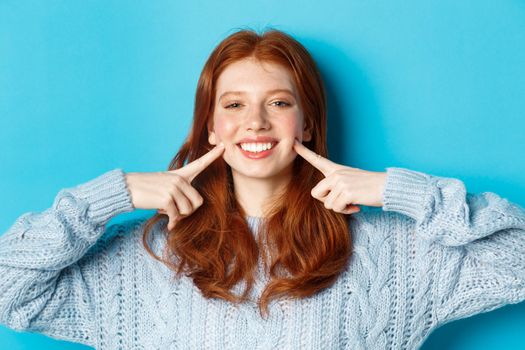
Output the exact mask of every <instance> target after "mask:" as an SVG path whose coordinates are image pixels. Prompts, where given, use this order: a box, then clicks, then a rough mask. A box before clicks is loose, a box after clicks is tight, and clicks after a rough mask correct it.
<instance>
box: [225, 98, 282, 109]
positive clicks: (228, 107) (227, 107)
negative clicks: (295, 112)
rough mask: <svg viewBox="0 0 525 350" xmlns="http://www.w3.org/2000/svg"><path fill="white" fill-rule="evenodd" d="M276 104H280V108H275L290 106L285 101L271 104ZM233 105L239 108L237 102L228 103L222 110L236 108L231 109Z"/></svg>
mask: <svg viewBox="0 0 525 350" xmlns="http://www.w3.org/2000/svg"><path fill="white" fill-rule="evenodd" d="M276 102H279V103H282V105H281V106H277V107H288V106H290V103H288V102H286V101H280V100H279V101H274V102H273V103H276ZM233 105H239V106H240V105H241V104H240V103H238V102H233V103H230V104H229V105H227V106H226V107H224V108H226V109H232V108H236V107H233Z"/></svg>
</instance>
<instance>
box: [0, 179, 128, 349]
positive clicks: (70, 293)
mask: <svg viewBox="0 0 525 350" xmlns="http://www.w3.org/2000/svg"><path fill="white" fill-rule="evenodd" d="M133 209H134V208H133V205H132V202H131V196H130V193H129V191H128V190H127V187H126V182H125V177H124V172H123V171H122V170H121V169H115V170H112V171H109V172H107V173H105V174H102V175H100V176H99V177H97V178H95V179H93V180H91V181H89V182H86V183H84V184H81V185H79V186H76V187H74V188H69V189H62V190H61V191H59V193H58V194H57V196H56V198H55V200H54V202H53V205H52V207H51V208H49V209H46V210H45V211H43V212H41V213H34V212H29V213H26V214H23V215H22V216H20V217H19V218H18V219H17V220H16V221H15V223H14V224H13V225H12V226H11V227H10V228H9V229H8V231H7V232H5V233H4V234H3V235H2V236H0V323H2V324H4V325H6V326H7V327H9V328H12V329H14V330H17V331H29V332H38V333H42V334H46V335H48V336H51V337H53V338H57V339H62V340H68V341H73V342H78V343H82V344H86V345H89V346H95V337H96V328H95V322H96V317H95V307H96V306H95V305H94V300H95V297H94V293H93V290H94V288H95V287H94V285H95V283H94V279H95V278H94V275H96V274H97V267H96V266H95V262H96V260H97V259H91V258H88V255H89V254H86V253H88V251H90V248H92V247H93V248H96V246H95V243H97V240H99V238H101V237H102V236H103V235H104V237H110V236H111V235H112V234H113V233H114V231H117V230H118V228H119V225H112V226H110V227H109V228H108V229H106V224H107V222H108V221H109V220H110V219H111V218H112V217H114V216H116V215H117V214H119V213H123V212H127V211H132V210H133ZM100 241H102V239H101V240H100ZM90 252H91V251H90ZM84 256H86V258H85V259H82V258H83V257H84Z"/></svg>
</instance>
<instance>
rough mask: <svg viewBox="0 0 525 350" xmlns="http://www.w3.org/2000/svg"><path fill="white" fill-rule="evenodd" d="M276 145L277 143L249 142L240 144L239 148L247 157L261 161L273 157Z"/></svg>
mask: <svg viewBox="0 0 525 350" xmlns="http://www.w3.org/2000/svg"><path fill="white" fill-rule="evenodd" d="M276 145H277V142H247V143H239V144H237V147H238V148H239V150H240V151H241V153H242V154H243V155H244V156H245V157H247V158H250V159H261V158H266V157H268V156H269V155H271V154H272V153H273V149H274V148H275V146H276Z"/></svg>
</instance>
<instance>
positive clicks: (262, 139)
mask: <svg viewBox="0 0 525 350" xmlns="http://www.w3.org/2000/svg"><path fill="white" fill-rule="evenodd" d="M255 142H272V143H273V142H275V143H277V142H279V141H278V140H277V139H275V138H273V137H268V136H257V137H256V138H249V137H245V138H244V139H242V140H240V141H239V142H237V144H239V143H255Z"/></svg>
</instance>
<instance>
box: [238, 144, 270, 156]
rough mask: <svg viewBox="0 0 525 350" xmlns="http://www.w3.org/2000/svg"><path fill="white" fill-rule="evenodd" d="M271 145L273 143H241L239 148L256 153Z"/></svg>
mask: <svg viewBox="0 0 525 350" xmlns="http://www.w3.org/2000/svg"><path fill="white" fill-rule="evenodd" d="M272 147H273V143H271V142H268V143H241V148H242V149H243V150H245V151H248V152H253V153H258V152H262V151H266V150H267V149H270V148H272Z"/></svg>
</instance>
